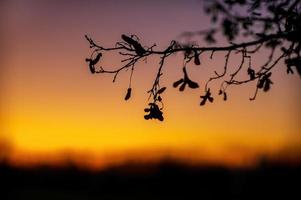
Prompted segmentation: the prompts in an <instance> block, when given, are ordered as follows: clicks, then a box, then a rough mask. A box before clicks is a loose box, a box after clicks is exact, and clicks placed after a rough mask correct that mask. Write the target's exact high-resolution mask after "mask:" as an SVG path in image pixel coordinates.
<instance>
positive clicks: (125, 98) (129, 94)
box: [124, 88, 132, 101]
mask: <svg viewBox="0 0 301 200" xmlns="http://www.w3.org/2000/svg"><path fill="white" fill-rule="evenodd" d="M131 93H132V88H128V90H127V93H126V95H125V97H124V100H126V101H127V100H129V99H130V98H131Z"/></svg>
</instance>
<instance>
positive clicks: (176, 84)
mask: <svg viewBox="0 0 301 200" xmlns="http://www.w3.org/2000/svg"><path fill="white" fill-rule="evenodd" d="M183 81H184V79H180V80H178V81H176V82H174V83H173V87H175V88H176V87H178V86H179V85H180V84H181V83H182V82H183Z"/></svg>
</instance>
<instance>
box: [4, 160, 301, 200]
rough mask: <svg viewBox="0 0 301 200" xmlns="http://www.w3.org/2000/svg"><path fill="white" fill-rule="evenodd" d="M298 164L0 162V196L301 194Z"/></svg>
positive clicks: (103, 197) (293, 196)
mask: <svg viewBox="0 0 301 200" xmlns="http://www.w3.org/2000/svg"><path fill="white" fill-rule="evenodd" d="M300 181H301V167H300V166H299V167H297V166H285V165H269V164H265V165H262V166H260V167H258V168H254V169H235V170H234V169H231V170H230V169H226V168H222V167H191V166H186V165H183V164H176V163H174V162H162V163H160V164H157V165H152V166H151V165H146V164H144V165H139V164H125V165H123V166H119V167H114V168H110V169H107V170H105V171H102V172H91V171H83V170H79V169H77V168H75V167H71V166H70V167H66V168H60V169H58V168H50V167H39V168H36V169H20V168H13V167H9V166H7V165H3V164H2V165H1V166H0V183H1V187H0V191H1V193H0V199H2V200H6V199H14V200H17V199H31V200H34V199H43V200H47V199H51V200H54V199H55V200H58V199H73V200H77V199H101V200H106V199H146V200H147V199H274V198H277V199H279V198H280V199H301V198H300V197H301V190H300Z"/></svg>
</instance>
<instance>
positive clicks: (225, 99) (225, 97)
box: [224, 92, 228, 101]
mask: <svg viewBox="0 0 301 200" xmlns="http://www.w3.org/2000/svg"><path fill="white" fill-rule="evenodd" d="M227 99H228V97H227V93H226V92H224V101H227Z"/></svg>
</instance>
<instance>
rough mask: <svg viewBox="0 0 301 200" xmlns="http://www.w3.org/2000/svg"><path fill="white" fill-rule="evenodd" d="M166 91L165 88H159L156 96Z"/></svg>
mask: <svg viewBox="0 0 301 200" xmlns="http://www.w3.org/2000/svg"><path fill="white" fill-rule="evenodd" d="M165 90H166V87H163V88H161V89H160V90H158V92H157V93H158V94H162V93H163V92H164V91H165Z"/></svg>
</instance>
